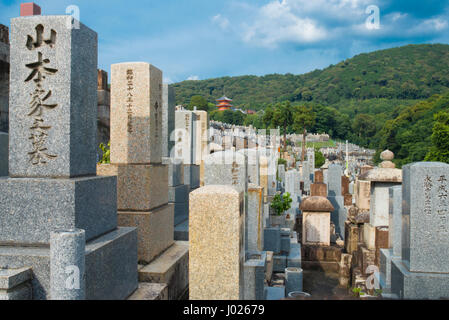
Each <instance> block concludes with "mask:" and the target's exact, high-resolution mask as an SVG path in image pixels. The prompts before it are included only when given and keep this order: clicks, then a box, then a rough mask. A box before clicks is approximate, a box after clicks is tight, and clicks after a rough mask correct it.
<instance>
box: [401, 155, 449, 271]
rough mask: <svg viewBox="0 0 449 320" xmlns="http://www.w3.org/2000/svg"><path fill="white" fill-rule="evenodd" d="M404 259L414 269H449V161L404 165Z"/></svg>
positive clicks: (410, 269) (410, 268) (411, 269)
mask: <svg viewBox="0 0 449 320" xmlns="http://www.w3.org/2000/svg"><path fill="white" fill-rule="evenodd" d="M403 172H404V183H403V185H402V198H403V205H402V260H404V262H405V265H407V266H408V267H409V271H411V272H434V273H449V254H448V248H449V237H448V234H449V205H448V202H447V201H446V200H444V199H445V198H446V197H447V190H448V182H447V179H449V165H448V164H444V163H436V162H420V163H414V164H410V165H406V166H404V167H403Z"/></svg>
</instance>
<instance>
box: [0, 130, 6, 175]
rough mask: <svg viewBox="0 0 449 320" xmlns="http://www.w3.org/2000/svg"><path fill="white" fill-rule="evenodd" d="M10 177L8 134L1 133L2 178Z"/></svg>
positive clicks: (0, 160) (0, 173)
mask: <svg viewBox="0 0 449 320" xmlns="http://www.w3.org/2000/svg"><path fill="white" fill-rule="evenodd" d="M7 175H8V134H7V133H5V132H0V177H3V176H7Z"/></svg>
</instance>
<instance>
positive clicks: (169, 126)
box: [162, 83, 176, 157]
mask: <svg viewBox="0 0 449 320" xmlns="http://www.w3.org/2000/svg"><path fill="white" fill-rule="evenodd" d="M175 99H176V96H175V88H174V87H173V86H170V85H168V84H166V83H164V84H163V85H162V156H163V157H169V156H170V151H171V150H172V148H173V147H174V145H175V142H174V140H171V139H170V138H171V134H172V133H173V131H174V130H175V104H176V103H175Z"/></svg>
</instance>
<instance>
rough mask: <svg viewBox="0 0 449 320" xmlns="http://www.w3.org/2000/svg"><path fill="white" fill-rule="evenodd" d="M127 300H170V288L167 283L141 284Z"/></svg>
mask: <svg viewBox="0 0 449 320" xmlns="http://www.w3.org/2000/svg"><path fill="white" fill-rule="evenodd" d="M126 300H138V301H156V300H168V286H167V285H166V284H165V283H147V282H139V287H138V288H137V290H136V291H134V293H133V294H132V295H131V296H129V297H128V299H126Z"/></svg>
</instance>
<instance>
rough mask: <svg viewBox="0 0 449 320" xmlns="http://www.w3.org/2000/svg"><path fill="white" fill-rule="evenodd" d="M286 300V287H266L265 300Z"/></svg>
mask: <svg viewBox="0 0 449 320" xmlns="http://www.w3.org/2000/svg"><path fill="white" fill-rule="evenodd" d="M284 298H285V287H284V286H281V287H265V300H282V299H284Z"/></svg>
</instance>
